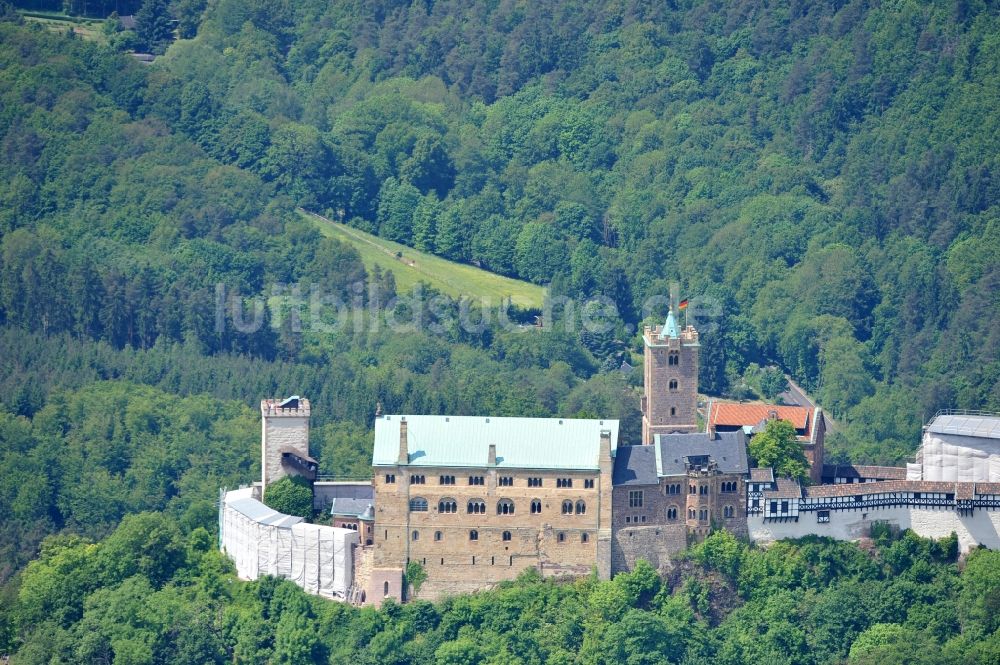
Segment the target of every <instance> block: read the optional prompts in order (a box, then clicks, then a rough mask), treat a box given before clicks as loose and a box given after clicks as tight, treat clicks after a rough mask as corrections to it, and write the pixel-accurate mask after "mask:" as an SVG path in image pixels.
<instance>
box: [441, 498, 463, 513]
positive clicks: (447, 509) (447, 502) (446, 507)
mask: <svg viewBox="0 0 1000 665" xmlns="http://www.w3.org/2000/svg"><path fill="white" fill-rule="evenodd" d="M438 512H439V513H457V512H458V502H457V501H455V500H454V499H452V498H451V497H445V498H444V499H441V500H440V501H438Z"/></svg>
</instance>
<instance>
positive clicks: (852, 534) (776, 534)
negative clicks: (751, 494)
mask: <svg viewBox="0 0 1000 665" xmlns="http://www.w3.org/2000/svg"><path fill="white" fill-rule="evenodd" d="M873 522H887V523H889V524H891V525H893V526H897V527H899V528H900V529H912V530H913V531H914V532H915V533H916V534H917V535H920V536H923V537H925V538H945V537H947V536H949V535H951V533H952V532H955V533H956V534H957V535H958V545H959V549H960V550H961V551H962V552H967V551H969V550H970V549H972V548H973V547H976V546H977V545H985V546H986V547H989V548H990V549H1000V511H995V510H994V511H987V510H981V509H979V510H976V511H975V512H974V513H973V514H972V515H965V516H962V515H959V514H958V512H956V511H955V510H953V509H950V508H942V509H936V510H935V509H932V508H918V507H906V506H899V507H893V508H878V509H873V510H867V511H850V510H831V511H830V521H829V522H826V523H819V522H817V521H816V513H815V512H804V513H801V514H800V516H799V521H798V522H791V521H789V522H765V521H764V518H763V517H762V516H760V515H750V516H749V517H748V518H747V526H748V528H749V530H750V538H751V539H752V540H754V541H756V542H761V543H768V542H773V541H775V540H781V539H783V538H801V537H803V536H808V535H816V536H828V537H830V538H835V539H837V540H857V539H859V538H863V537H865V536H867V535H868V533H869V529H870V528H871V525H872V523H873Z"/></svg>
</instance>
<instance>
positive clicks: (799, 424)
mask: <svg viewBox="0 0 1000 665" xmlns="http://www.w3.org/2000/svg"><path fill="white" fill-rule="evenodd" d="M772 411H773V412H777V414H778V418H780V419H781V420H787V421H788V422H790V423H792V427H794V428H795V429H800V430H808V428H809V422H810V421H811V420H812V412H813V410H812V409H811V408H807V407H804V406H779V405H777V404H733V403H729V402H713V403H712V410H711V413H709V415H708V426H709V427H715V426H717V425H722V426H723V427H744V426H747V425H759V424H760V423H761V421H763V420H768V419H769V418H770V414H771V412H772Z"/></svg>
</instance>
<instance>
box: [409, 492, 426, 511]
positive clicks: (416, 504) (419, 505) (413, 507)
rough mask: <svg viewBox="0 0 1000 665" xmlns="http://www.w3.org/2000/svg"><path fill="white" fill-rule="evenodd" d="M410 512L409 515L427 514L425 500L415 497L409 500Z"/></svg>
mask: <svg viewBox="0 0 1000 665" xmlns="http://www.w3.org/2000/svg"><path fill="white" fill-rule="evenodd" d="M410 512H411V513H426V512H427V499H425V498H423V497H421V496H415V497H413V498H412V499H410Z"/></svg>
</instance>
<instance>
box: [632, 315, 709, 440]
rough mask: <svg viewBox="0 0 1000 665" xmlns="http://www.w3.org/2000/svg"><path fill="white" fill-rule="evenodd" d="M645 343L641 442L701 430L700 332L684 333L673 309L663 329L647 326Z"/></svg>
mask: <svg viewBox="0 0 1000 665" xmlns="http://www.w3.org/2000/svg"><path fill="white" fill-rule="evenodd" d="M642 340H643V377H644V393H643V396H642V404H641V409H642V442H643V444H644V445H649V444H651V443H653V437H654V436H655V435H657V434H669V433H671V432H697V431H698V331H696V330H695V329H694V327H693V326H687V327H686V328H684V329H683V330H681V328H680V326H678V325H677V320H676V318H674V310H673V308H671V309H670V313H669V314H667V320H666V322H665V323H664V324H663V325H662V326H646V327H645V328H644V329H643V333H642Z"/></svg>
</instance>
